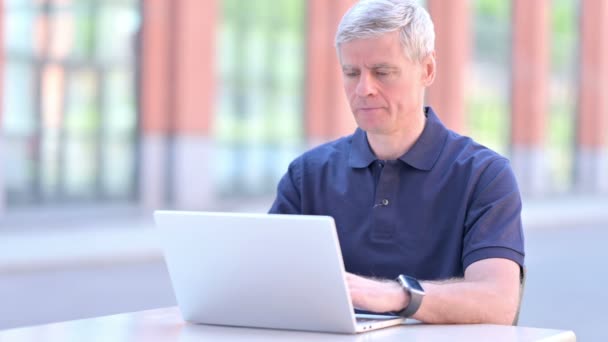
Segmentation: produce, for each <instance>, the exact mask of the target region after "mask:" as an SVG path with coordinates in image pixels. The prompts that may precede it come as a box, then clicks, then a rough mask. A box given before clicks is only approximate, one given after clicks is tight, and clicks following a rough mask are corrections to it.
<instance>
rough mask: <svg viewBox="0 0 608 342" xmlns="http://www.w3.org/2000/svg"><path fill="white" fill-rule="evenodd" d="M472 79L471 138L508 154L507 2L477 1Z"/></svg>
mask: <svg viewBox="0 0 608 342" xmlns="http://www.w3.org/2000/svg"><path fill="white" fill-rule="evenodd" d="M473 3H474V11H475V12H474V19H473V23H474V50H473V64H472V68H471V79H470V81H469V82H467V85H468V89H466V91H467V95H468V96H467V97H468V98H467V99H466V101H467V113H469V115H468V127H470V135H471V136H472V137H473V138H474V139H475V140H477V141H478V142H479V143H481V144H483V145H486V146H488V147H489V148H491V149H493V150H495V151H497V152H499V153H501V154H507V153H508V146H509V136H510V135H509V127H510V106H509V101H510V98H509V96H510V74H509V72H510V57H509V56H510V53H511V37H510V31H511V7H510V3H509V2H508V1H494V0H476V1H474V2H473Z"/></svg>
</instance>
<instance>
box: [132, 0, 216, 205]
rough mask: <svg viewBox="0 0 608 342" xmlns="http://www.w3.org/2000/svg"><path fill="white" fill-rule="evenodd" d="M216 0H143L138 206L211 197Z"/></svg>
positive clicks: (196, 202) (193, 201)
mask: <svg viewBox="0 0 608 342" xmlns="http://www.w3.org/2000/svg"><path fill="white" fill-rule="evenodd" d="M217 17H218V8H217V1H213V0H206V1H198V0H176V1H170V2H169V1H164V0H145V2H144V20H143V22H144V27H143V31H142V32H143V34H142V76H141V110H142V116H141V121H142V165H141V175H142V181H141V196H142V203H143V205H144V207H146V208H159V207H167V206H171V207H175V208H178V209H202V208H204V207H205V206H206V205H208V204H209V203H210V202H211V201H212V197H213V189H212V186H211V183H212V182H211V177H212V174H211V172H210V171H211V169H210V168H209V169H208V168H207V166H208V165H213V162H212V161H213V158H212V156H211V152H212V143H211V139H210V127H211V118H212V116H213V114H214V109H215V87H216V79H215V61H214V56H215V32H216V25H217Z"/></svg>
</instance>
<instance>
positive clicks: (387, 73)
mask: <svg viewBox="0 0 608 342" xmlns="http://www.w3.org/2000/svg"><path fill="white" fill-rule="evenodd" d="M390 74H391V73H390V72H389V71H376V75H378V76H381V77H383V76H388V75H390Z"/></svg>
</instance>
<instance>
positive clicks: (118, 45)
mask: <svg viewBox="0 0 608 342" xmlns="http://www.w3.org/2000/svg"><path fill="white" fill-rule="evenodd" d="M98 20H99V26H98V28H97V42H98V45H97V57H98V58H99V59H101V60H107V61H115V60H122V61H130V60H132V59H133V58H134V57H135V48H136V44H135V37H136V33H137V30H138V29H139V25H140V23H139V21H140V19H139V15H138V12H137V11H136V10H135V6H134V5H132V6H112V5H107V6H103V7H102V8H100V12H99V16H98Z"/></svg>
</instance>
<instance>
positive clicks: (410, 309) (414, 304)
mask: <svg viewBox="0 0 608 342" xmlns="http://www.w3.org/2000/svg"><path fill="white" fill-rule="evenodd" d="M405 277H406V276H404V275H402V274H401V275H399V277H397V282H398V283H399V284H400V285H401V287H403V289H404V290H405V291H406V292H407V293H408V295H409V297H410V302H409V303H408V304H407V306H406V307H405V308H404V309H403V310H401V311H399V312H397V314H398V315H399V316H402V317H411V316H413V315H414V314H415V313H416V311H418V309H419V308H420V305H421V304H422V298H424V294H420V293H417V292H414V291H412V290H411V288H410V286H409V284H408V282H407V280H406V279H405ZM416 281H417V280H416Z"/></svg>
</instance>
